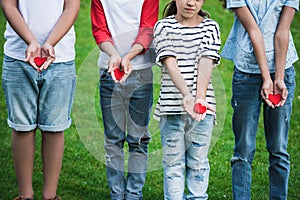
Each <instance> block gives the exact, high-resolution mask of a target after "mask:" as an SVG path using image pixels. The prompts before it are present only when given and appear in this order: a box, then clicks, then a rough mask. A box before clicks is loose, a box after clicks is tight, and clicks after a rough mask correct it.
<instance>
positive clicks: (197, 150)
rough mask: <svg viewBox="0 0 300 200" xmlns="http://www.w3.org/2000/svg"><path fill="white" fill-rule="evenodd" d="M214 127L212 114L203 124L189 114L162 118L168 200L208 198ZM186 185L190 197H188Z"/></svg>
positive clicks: (166, 196)
mask: <svg viewBox="0 0 300 200" xmlns="http://www.w3.org/2000/svg"><path fill="white" fill-rule="evenodd" d="M213 126H214V116H212V115H206V117H205V118H204V120H203V121H201V122H198V121H196V120H193V119H192V118H191V117H190V116H188V115H166V116H162V118H161V121H160V133H161V140H162V146H163V151H164V156H163V166H164V199H165V200H182V199H194V200H196V199H207V198H208V195H207V193H206V191H207V188H208V179H209V171H210V167H209V161H208V157H207V154H208V151H209V145H210V140H211V133H212V129H213ZM185 177H186V178H185ZM185 179H186V180H185ZM185 182H186V184H187V190H188V194H187V195H185V194H184V190H185Z"/></svg>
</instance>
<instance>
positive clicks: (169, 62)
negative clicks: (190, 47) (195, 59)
mask: <svg viewBox="0 0 300 200" xmlns="http://www.w3.org/2000/svg"><path fill="white" fill-rule="evenodd" d="M162 62H163V64H164V65H165V67H166V68H167V70H168V73H169V75H170V77H171V79H172V81H173V83H174V85H175V86H176V88H177V89H178V90H179V91H180V92H181V94H182V95H183V96H184V97H185V96H188V95H191V92H190V90H189V88H188V86H187V84H186V82H185V80H184V78H183V76H182V75H181V72H180V70H179V68H178V64H177V60H176V58H174V57H167V58H165V59H164V60H163V61H162Z"/></svg>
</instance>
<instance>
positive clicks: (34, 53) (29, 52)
mask: <svg viewBox="0 0 300 200" xmlns="http://www.w3.org/2000/svg"><path fill="white" fill-rule="evenodd" d="M40 56H41V46H40V45H39V43H37V42H36V41H34V42H32V43H30V44H29V45H28V47H27V49H26V52H25V60H24V62H28V63H29V64H30V65H31V66H32V67H33V68H34V69H36V70H37V71H39V67H38V66H37V65H36V64H35V62H34V59H35V58H36V57H40Z"/></svg>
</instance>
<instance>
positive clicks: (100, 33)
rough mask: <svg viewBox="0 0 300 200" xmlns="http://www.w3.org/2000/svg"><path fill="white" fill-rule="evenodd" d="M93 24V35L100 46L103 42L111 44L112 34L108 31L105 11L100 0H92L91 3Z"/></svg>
mask: <svg viewBox="0 0 300 200" xmlns="http://www.w3.org/2000/svg"><path fill="white" fill-rule="evenodd" d="M91 22H92V34H93V37H94V39H95V41H96V43H97V45H99V44H100V43H101V42H111V43H113V40H112V39H111V33H110V32H109V30H108V27H107V23H106V18H105V13H104V9H103V6H102V3H101V1H100V0H92V2H91Z"/></svg>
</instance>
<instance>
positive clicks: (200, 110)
mask: <svg viewBox="0 0 300 200" xmlns="http://www.w3.org/2000/svg"><path fill="white" fill-rule="evenodd" d="M194 110H195V112H196V113H199V114H203V113H205V112H206V106H203V105H202V104H201V103H196V104H195V105H194Z"/></svg>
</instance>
